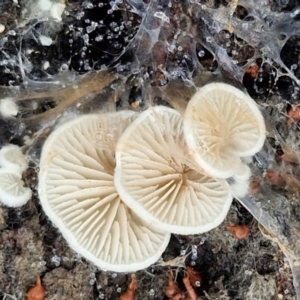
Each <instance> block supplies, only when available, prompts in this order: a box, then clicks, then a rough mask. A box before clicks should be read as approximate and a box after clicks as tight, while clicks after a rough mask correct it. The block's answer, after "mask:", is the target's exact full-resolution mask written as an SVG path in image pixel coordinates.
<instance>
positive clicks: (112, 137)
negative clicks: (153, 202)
mask: <svg viewBox="0 0 300 300" xmlns="http://www.w3.org/2000/svg"><path fill="white" fill-rule="evenodd" d="M134 117H135V114H134V113H132V112H120V113H110V114H109V113H108V114H99V115H85V116H81V117H78V118H76V120H74V121H70V122H67V123H65V124H64V125H62V126H60V127H58V128H57V129H56V130H54V131H53V132H52V133H51V135H50V136H49V137H48V139H47V140H46V142H45V144H44V147H43V151H42V155H41V160H40V173H39V196H40V201H41V204H42V206H43V209H44V211H45V212H46V214H47V215H48V216H49V218H50V219H51V220H52V222H53V223H54V224H55V225H56V226H58V228H59V229H60V231H61V232H62V234H63V236H64V237H65V239H66V240H67V241H68V243H69V244H70V246H71V247H73V248H74V250H76V251H77V252H78V253H80V254H81V255H83V256H84V257H85V258H87V259H89V260H90V261H92V262H93V263H95V264H96V265H97V266H98V267H100V268H102V269H107V270H112V271H116V272H129V271H135V270H139V269H143V268H146V267H148V266H149V265H150V264H152V263H154V262H155V261H156V260H158V259H159V257H160V256H161V254H162V252H163V251H164V250H165V248H166V247H167V244H168V242H169V238H170V235H169V234H168V233H165V232H164V231H162V230H160V229H157V228H155V227H153V226H152V225H150V224H149V223H148V222H146V221H143V220H142V219H140V218H139V216H138V214H137V213H134V212H133V211H132V210H130V209H128V208H127V206H126V205H125V204H124V203H123V202H122V200H121V199H120V197H119V195H118V193H117V191H116V188H115V186H114V182H113V176H114V168H115V157H114V156H115V144H116V141H117V140H118V137H119V136H120V135H121V133H122V131H123V130H124V129H125V128H126V126H127V125H128V124H130V123H131V121H132V119H133V118H134Z"/></svg>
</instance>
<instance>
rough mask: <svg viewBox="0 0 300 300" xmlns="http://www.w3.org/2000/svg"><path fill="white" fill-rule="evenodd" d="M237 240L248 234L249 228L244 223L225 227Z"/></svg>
mask: <svg viewBox="0 0 300 300" xmlns="http://www.w3.org/2000/svg"><path fill="white" fill-rule="evenodd" d="M226 228H227V229H228V230H229V231H230V232H231V233H232V234H233V235H234V236H235V237H236V238H237V239H238V240H243V239H245V238H247V237H248V235H249V234H250V228H249V227H248V226H246V225H233V226H227V227H226Z"/></svg>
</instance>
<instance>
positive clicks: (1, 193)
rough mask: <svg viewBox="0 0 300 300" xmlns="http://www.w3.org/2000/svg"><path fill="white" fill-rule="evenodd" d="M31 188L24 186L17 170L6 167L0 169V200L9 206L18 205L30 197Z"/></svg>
mask: <svg viewBox="0 0 300 300" xmlns="http://www.w3.org/2000/svg"><path fill="white" fill-rule="evenodd" d="M31 195H32V192H31V189H30V188H27V187H24V181H23V180H22V176H21V174H20V173H19V172H16V171H14V170H9V169H6V168H1V169H0V202H2V203H3V204H5V205H6V206H9V207H19V206H22V205H24V204H26V203H27V202H28V200H30V199H31Z"/></svg>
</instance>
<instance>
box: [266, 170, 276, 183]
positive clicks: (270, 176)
mask: <svg viewBox="0 0 300 300" xmlns="http://www.w3.org/2000/svg"><path fill="white" fill-rule="evenodd" d="M266 179H267V181H268V182H269V184H271V185H278V183H279V175H278V174H276V173H275V172H273V171H267V173H266Z"/></svg>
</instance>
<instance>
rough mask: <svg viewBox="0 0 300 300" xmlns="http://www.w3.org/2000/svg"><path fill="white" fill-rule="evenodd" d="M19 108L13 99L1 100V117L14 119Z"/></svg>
mask: <svg viewBox="0 0 300 300" xmlns="http://www.w3.org/2000/svg"><path fill="white" fill-rule="evenodd" d="M18 112H19V107H18V105H17V104H16V102H15V100H14V99H13V98H11V97H7V98H3V99H0V115H2V116H3V117H5V118H9V117H14V116H16V115H17V114H18Z"/></svg>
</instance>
